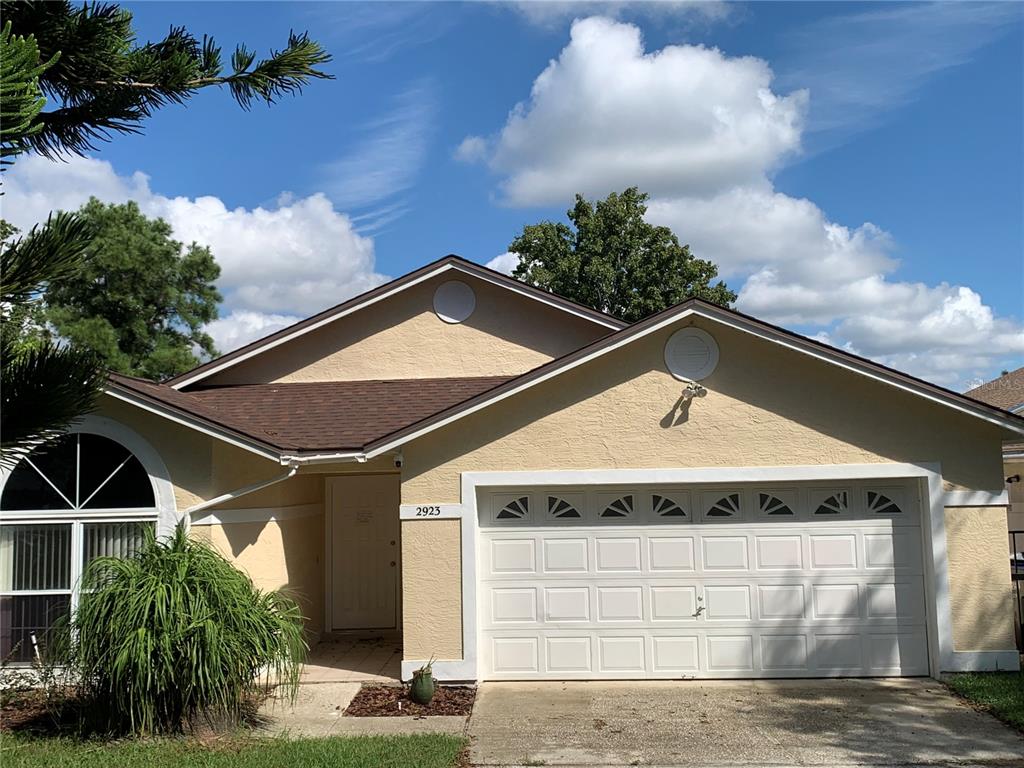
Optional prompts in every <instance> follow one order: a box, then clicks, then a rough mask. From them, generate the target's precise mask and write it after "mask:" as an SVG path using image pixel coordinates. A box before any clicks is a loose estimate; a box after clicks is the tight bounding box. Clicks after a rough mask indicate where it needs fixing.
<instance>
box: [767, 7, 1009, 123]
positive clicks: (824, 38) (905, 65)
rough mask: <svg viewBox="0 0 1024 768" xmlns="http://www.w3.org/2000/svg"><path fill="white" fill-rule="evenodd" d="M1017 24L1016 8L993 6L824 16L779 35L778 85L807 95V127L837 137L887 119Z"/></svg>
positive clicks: (895, 9) (890, 9)
mask: <svg viewBox="0 0 1024 768" xmlns="http://www.w3.org/2000/svg"><path fill="white" fill-rule="evenodd" d="M1022 18H1024V17H1022V15H1021V10H1020V5H1019V4H1017V3H999V2H996V3H985V2H971V3H951V2H933V3H904V4H896V3H880V4H877V5H874V6H872V7H870V9H869V10H860V11H857V12H854V13H848V14H830V15H828V16H824V17H821V18H819V19H817V20H815V21H813V22H811V23H809V24H807V25H804V26H801V27H797V28H796V29H794V30H793V31H792V32H790V33H788V34H787V35H786V38H785V42H786V44H785V45H784V46H783V49H784V51H785V53H784V54H783V56H784V58H783V59H782V61H781V62H780V63H779V70H780V80H781V82H782V84H783V85H789V86H796V85H797V84H799V87H802V88H809V89H810V91H811V93H812V94H814V101H813V104H812V107H811V113H810V125H809V128H810V129H811V130H813V131H829V132H834V133H836V134H837V136H836V137H834V138H838V137H840V136H843V135H847V134H850V133H852V132H855V131H858V130H861V129H864V128H867V127H870V126H872V125H875V124H877V123H878V122H879V121H880V120H881V119H882V118H884V117H885V116H888V115H892V114H893V113H894V110H895V108H897V107H899V106H900V105H902V104H905V103H907V102H908V101H909V100H911V99H912V98H913V96H914V94H915V92H917V91H918V90H919V89H920V88H921V87H922V86H923V85H925V83H927V82H928V80H929V78H930V77H931V76H932V75H934V74H936V73H937V72H940V71H942V70H944V69H948V68H950V67H957V66H960V65H962V64H965V63H967V62H968V61H970V60H971V58H972V57H973V56H974V54H975V52H976V51H977V50H978V49H980V48H981V47H983V46H985V45H987V44H988V43H990V42H991V41H992V40H994V39H996V38H997V37H999V36H1000V35H1004V34H1007V33H1010V32H1012V31H1013V29H1014V25H1016V26H1017V29H1018V30H1019V29H1020V23H1021V20H1022ZM1018 34H1019V32H1018Z"/></svg>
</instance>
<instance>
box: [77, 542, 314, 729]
mask: <svg viewBox="0 0 1024 768" xmlns="http://www.w3.org/2000/svg"><path fill="white" fill-rule="evenodd" d="M67 630H69V631H67V632H65V633H64V636H63V637H64V641H63V643H62V653H61V654H60V658H61V661H62V662H63V663H64V664H65V665H66V668H67V670H68V672H69V673H70V674H71V675H72V676H74V677H75V678H77V681H78V684H79V686H80V690H81V693H82V696H83V698H84V699H85V701H86V702H88V703H89V708H91V709H92V712H93V714H94V715H99V716H100V717H105V718H106V721H107V722H106V727H108V728H110V729H112V730H114V731H119V732H134V733H137V734H152V733H176V732H180V731H181V730H182V729H183V728H184V726H185V725H186V724H191V723H192V722H194V721H195V719H196V718H197V717H202V718H205V719H206V720H207V721H210V722H214V721H223V720H227V721H229V722H233V723H237V722H238V721H239V719H240V718H241V716H242V714H243V709H244V707H245V705H246V703H247V702H249V701H251V698H252V697H253V696H254V695H256V694H257V693H258V691H259V688H260V687H261V686H264V685H270V684H273V683H275V682H276V683H277V684H278V685H281V686H283V687H284V691H285V693H287V694H290V695H291V696H294V694H295V692H296V690H297V686H298V682H299V674H300V672H301V669H302V664H303V662H304V661H305V657H306V651H307V650H308V648H307V645H306V642H305V639H304V637H303V626H302V616H301V613H300V611H299V608H298V606H297V605H296V603H295V601H294V600H292V599H291V598H289V597H287V596H285V595H283V594H281V593H279V592H261V591H260V590H258V589H256V587H255V586H253V583H252V581H250V580H249V578H248V577H247V576H246V575H245V574H244V573H242V572H241V571H239V570H237V569H236V568H235V567H234V566H232V565H231V563H229V562H228V561H227V560H225V559H224V558H223V557H222V556H221V555H220V554H218V553H217V552H216V551H215V550H214V549H213V548H212V547H210V546H209V545H208V544H205V543H203V542H200V541H196V540H194V539H192V538H190V537H189V536H188V535H187V534H186V533H185V531H184V530H183V529H181V528H179V529H178V530H176V531H175V533H174V534H173V535H172V536H170V537H168V538H167V539H164V540H157V539H156V538H155V537H154V536H153V535H152V534H150V536H149V538H148V540H147V542H146V544H145V546H144V547H143V548H142V550H141V551H140V552H138V553H137V554H136V555H135V556H133V557H131V558H128V559H116V558H98V559H96V560H94V561H93V562H91V563H90V564H89V566H88V567H87V568H86V571H85V573H84V574H83V576H82V590H81V599H80V602H79V606H78V610H77V611H76V612H75V613H74V614H73V616H72V618H71V620H70V622H69V623H68V625H67ZM72 638H73V640H72Z"/></svg>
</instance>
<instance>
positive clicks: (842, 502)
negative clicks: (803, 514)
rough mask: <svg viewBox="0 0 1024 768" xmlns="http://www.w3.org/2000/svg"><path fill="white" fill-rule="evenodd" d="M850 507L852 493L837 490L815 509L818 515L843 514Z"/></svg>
mask: <svg viewBox="0 0 1024 768" xmlns="http://www.w3.org/2000/svg"><path fill="white" fill-rule="evenodd" d="M849 509H850V494H849V493H848V492H847V491H836V492H835V493H833V494H832V495H831V496H829V497H828V498H827V499H825V500H824V501H823V502H821V504H819V505H818V508H817V509H815V510H814V514H816V515H841V514H843V513H844V512H846V511H848V510H849Z"/></svg>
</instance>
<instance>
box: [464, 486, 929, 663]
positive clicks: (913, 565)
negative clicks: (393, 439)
mask: <svg viewBox="0 0 1024 768" xmlns="http://www.w3.org/2000/svg"><path fill="white" fill-rule="evenodd" d="M479 501H480V518H481V519H480V523H481V546H480V574H481V576H480V579H481V581H480V585H479V591H478V595H479V610H480V617H479V618H480V628H481V659H482V663H481V676H482V677H483V678H484V679H492V680H500V679H536V678H549V679H572V678H577V679H582V678H585V679H600V678H679V677H711V678H713V677H824V676H876V675H924V674H927V673H928V647H927V638H926V629H925V627H926V620H925V599H924V594H925V592H924V578H923V570H922V558H921V530H920V514H919V507H920V504H919V501H918V494H917V491H916V489H915V488H914V487H913V486H912V485H910V484H908V485H906V486H895V485H885V486H878V485H869V484H862V483H850V484H846V485H843V486H841V487H839V486H789V487H774V486H765V487H729V488H726V487H694V488H663V489H645V488H617V489H592V488H591V489H530V490H528V491H524V490H518V491H517V490H507V489H506V490H495V491H493V492H482V494H481V498H480V500H479Z"/></svg>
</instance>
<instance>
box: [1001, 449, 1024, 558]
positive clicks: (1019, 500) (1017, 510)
mask: <svg viewBox="0 0 1024 768" xmlns="http://www.w3.org/2000/svg"><path fill="white" fill-rule="evenodd" d="M1003 474H1004V475H1005V476H1006V477H1013V476H1014V475H1020V480H1019V481H1017V482H1016V483H1007V484H1006V492H1007V495H1008V496H1009V499H1010V506H1009V509H1008V510H1007V514H1006V523H1007V527H1008V528H1009V529H1010V530H1011V531H1021V532H1022V533H1021V535H1020V536H1018V537H1017V540H1018V542H1020V543H1021V544H1022V545H1024V459H1017V460H1007V462H1006V463H1005V464H1004V465H1003Z"/></svg>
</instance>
